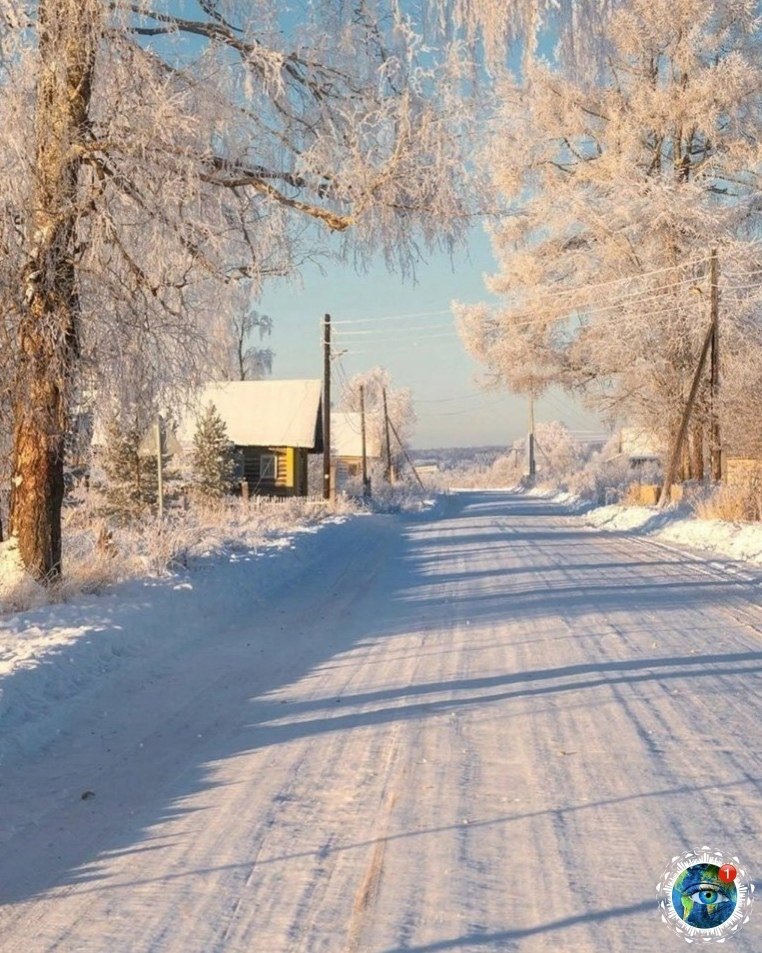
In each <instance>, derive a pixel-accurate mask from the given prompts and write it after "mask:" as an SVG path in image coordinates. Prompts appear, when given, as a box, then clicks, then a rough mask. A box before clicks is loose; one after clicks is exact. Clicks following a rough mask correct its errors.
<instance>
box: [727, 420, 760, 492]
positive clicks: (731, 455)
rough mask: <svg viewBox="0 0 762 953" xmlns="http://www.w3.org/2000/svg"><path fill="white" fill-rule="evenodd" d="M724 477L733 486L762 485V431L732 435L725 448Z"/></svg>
mask: <svg viewBox="0 0 762 953" xmlns="http://www.w3.org/2000/svg"><path fill="white" fill-rule="evenodd" d="M723 451H724V452H723V455H722V458H723V459H722V462H723V476H724V477H725V481H726V482H727V483H729V484H731V485H733V486H748V485H750V484H756V485H757V486H760V485H762V431H760V430H759V429H758V428H754V429H753V430H751V432H747V433H744V434H738V433H735V434H732V435H731V437H730V439H729V440H728V441H727V443H726V444H725V446H724V448H723Z"/></svg>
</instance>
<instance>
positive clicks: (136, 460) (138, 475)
mask: <svg viewBox="0 0 762 953" xmlns="http://www.w3.org/2000/svg"><path fill="white" fill-rule="evenodd" d="M144 436H145V433H144V430H143V427H142V426H141V423H140V420H139V419H138V418H137V417H133V418H132V419H129V420H124V419H122V420H120V419H119V418H117V417H112V418H111V419H110V420H109V422H108V424H107V425H106V432H105V441H104V444H103V447H102V449H101V452H100V454H99V464H100V469H101V470H102V472H103V478H104V479H103V485H102V487H101V490H102V494H103V499H104V505H103V510H104V512H105V513H106V514H107V515H108V516H111V517H112V518H114V519H115V520H117V521H118V522H121V523H129V522H131V521H132V520H135V519H138V518H139V517H141V516H143V515H145V514H146V513H147V512H149V511H150V510H151V508H152V507H153V506H155V504H156V498H157V485H158V479H157V466H156V458H155V457H154V456H153V455H150V454H149V455H145V454H141V452H140V447H141V443H142V441H143V438H144Z"/></svg>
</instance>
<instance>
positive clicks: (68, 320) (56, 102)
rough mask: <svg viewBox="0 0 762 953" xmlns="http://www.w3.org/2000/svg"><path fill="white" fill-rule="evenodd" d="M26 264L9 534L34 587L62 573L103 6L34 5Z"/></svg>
mask: <svg viewBox="0 0 762 953" xmlns="http://www.w3.org/2000/svg"><path fill="white" fill-rule="evenodd" d="M38 9H39V13H38V16H39V23H40V74H39V80H38V84H37V91H36V99H35V136H36V141H35V153H34V158H35V162H34V176H33V185H32V194H31V196H30V207H31V209H32V213H31V216H30V224H29V235H28V238H29V256H28V259H27V263H26V266H25V268H24V273H23V275H22V276H21V278H22V282H23V287H24V300H25V312H24V314H23V315H22V319H21V322H20V329H19V352H20V362H21V367H20V375H19V390H18V391H17V396H16V401H15V405H14V427H13V455H12V462H13V477H12V489H11V519H10V527H11V533H12V534H13V535H14V536H16V537H17V538H18V543H19V553H20V555H21V559H22V560H23V562H24V565H25V566H26V567H27V569H28V570H29V571H30V572H32V573H33V574H34V575H35V576H36V577H37V578H38V579H43V580H50V579H52V578H55V577H56V576H57V575H58V574H59V573H60V571H61V504H62V501H63V491H64V470H63V467H64V443H65V437H66V430H67V424H68V419H67V413H68V392H69V384H70V381H71V377H72V374H73V372H74V370H75V364H76V354H77V341H76V322H77V313H78V300H77V281H76V267H75V264H74V260H73V256H74V239H75V236H76V229H77V216H78V198H79V196H78V184H79V173H80V165H81V158H80V156H81V153H80V151H79V150H78V148H77V147H78V146H80V145H81V144H82V142H83V141H84V139H85V138H86V134H87V119H88V111H89V107H90V99H91V91H92V80H93V71H94V68H95V54H96V48H97V43H98V36H99V25H100V12H101V3H100V0H40V3H39V8H38Z"/></svg>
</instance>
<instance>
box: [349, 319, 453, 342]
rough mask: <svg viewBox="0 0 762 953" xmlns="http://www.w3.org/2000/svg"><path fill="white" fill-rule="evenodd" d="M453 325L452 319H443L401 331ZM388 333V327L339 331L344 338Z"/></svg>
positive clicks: (404, 332)
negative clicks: (438, 322)
mask: <svg viewBox="0 0 762 953" xmlns="http://www.w3.org/2000/svg"><path fill="white" fill-rule="evenodd" d="M449 327H452V321H443V322H442V323H441V324H418V325H415V326H414V327H412V328H411V327H405V328H402V330H401V331H400V333H401V334H409V333H410V332H411V331H436V330H438V329H440V328H449ZM385 333H388V329H387V328H378V329H374V330H372V331H339V334H340V335H341V337H342V338H345V337H357V336H359V335H363V336H365V335H369V334H385Z"/></svg>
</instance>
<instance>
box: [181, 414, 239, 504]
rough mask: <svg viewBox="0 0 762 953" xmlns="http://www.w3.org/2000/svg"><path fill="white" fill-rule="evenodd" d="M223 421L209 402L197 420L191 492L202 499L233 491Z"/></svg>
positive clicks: (230, 449)
mask: <svg viewBox="0 0 762 953" xmlns="http://www.w3.org/2000/svg"><path fill="white" fill-rule="evenodd" d="M233 453H234V448H233V444H232V443H231V442H230V438H229V437H228V432H227V427H226V426H225V421H224V420H223V419H222V417H220V415H219V413H218V411H217V408H216V407H215V406H214V404H212V403H209V404H208V405H207V406H206V407H205V408H204V410H203V412H202V413H201V415H200V417H199V418H198V423H197V426H196V432H195V434H194V435H193V451H192V455H191V467H192V472H193V490H194V492H195V493H196V494H197V495H198V496H199V497H200V498H201V499H204V500H219V499H221V498H222V497H223V496H225V495H226V494H227V493H230V491H231V490H232V488H233V481H234V478H235V471H236V466H235V458H234V455H233Z"/></svg>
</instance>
